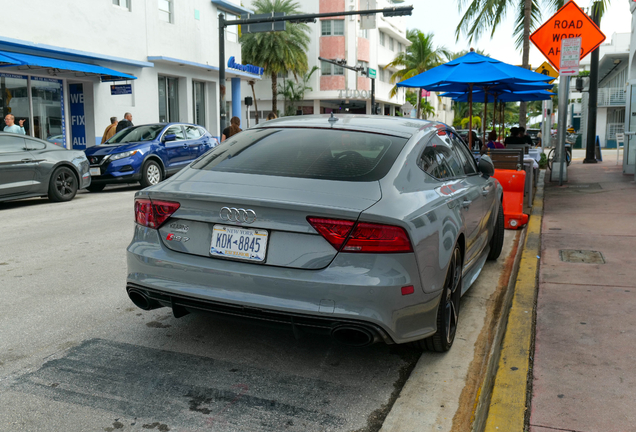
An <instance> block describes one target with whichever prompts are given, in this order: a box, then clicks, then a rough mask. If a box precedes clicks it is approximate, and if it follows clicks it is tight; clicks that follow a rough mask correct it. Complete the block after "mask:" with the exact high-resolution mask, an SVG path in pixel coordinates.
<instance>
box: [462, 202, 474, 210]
mask: <svg viewBox="0 0 636 432" xmlns="http://www.w3.org/2000/svg"><path fill="white" fill-rule="evenodd" d="M472 203H473V202H472V201H471V200H464V201H462V207H464V208H468V207H470V205H471V204H472Z"/></svg>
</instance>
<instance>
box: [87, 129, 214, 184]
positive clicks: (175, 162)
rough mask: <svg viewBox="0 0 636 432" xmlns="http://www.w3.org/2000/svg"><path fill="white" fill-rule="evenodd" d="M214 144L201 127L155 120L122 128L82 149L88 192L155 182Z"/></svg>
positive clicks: (176, 170)
mask: <svg viewBox="0 0 636 432" xmlns="http://www.w3.org/2000/svg"><path fill="white" fill-rule="evenodd" d="M215 145H216V139H215V138H214V137H213V136H212V135H210V133H209V132H208V131H207V130H205V129H204V128H203V127H201V126H197V125H193V124H184V123H155V124H146V125H141V126H133V127H129V128H127V129H124V130H122V131H120V132H118V133H117V134H115V135H114V136H113V137H112V138H110V139H109V140H108V141H106V142H105V143H104V144H102V145H98V146H94V147H90V148H87V149H86V150H84V152H85V153H86V157H87V158H88V161H89V162H90V172H91V177H92V183H91V185H90V186H89V187H88V190H90V191H91V192H99V191H101V190H103V189H104V187H105V186H106V185H107V184H122V183H123V184H126V183H136V182H139V183H141V185H142V186H143V187H148V186H152V185H155V184H157V183H159V182H160V181H162V180H163V179H165V178H166V177H168V176H170V175H172V174H175V173H177V172H178V171H179V170H181V169H182V168H183V167H185V166H186V165H188V164H189V163H190V162H192V161H193V160H195V159H196V158H198V157H199V156H201V155H202V154H204V153H205V152H207V151H208V150H210V149H211V148H212V147H214V146H215Z"/></svg>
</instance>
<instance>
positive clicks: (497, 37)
mask: <svg viewBox="0 0 636 432" xmlns="http://www.w3.org/2000/svg"><path fill="white" fill-rule="evenodd" d="M468 1H469V0H468ZM575 1H576V4H578V5H579V6H580V7H581V8H587V7H589V6H590V5H591V4H592V2H591V1H589V0H575ZM403 4H404V5H405V6H406V5H409V4H412V5H413V6H414V9H413V15H411V16H410V17H406V26H407V28H417V29H420V30H421V31H423V32H424V33H433V35H434V37H433V43H434V44H435V45H436V46H444V47H446V48H447V49H449V50H450V51H462V50H467V49H469V48H471V47H473V48H475V49H481V50H483V51H484V52H485V53H486V54H488V55H489V56H490V57H492V58H495V59H497V60H501V61H504V62H506V63H510V64H515V65H520V64H521V51H520V50H517V49H515V45H514V38H513V36H512V34H513V30H514V20H515V16H516V11H511V12H509V13H508V15H507V16H506V17H505V18H504V20H502V23H501V24H500V25H499V27H498V28H497V31H496V32H495V34H494V37H493V38H492V39H491V38H490V31H488V32H486V36H483V37H482V38H481V39H479V40H478V41H473V42H472V43H469V42H468V40H467V39H466V38H465V37H462V38H461V39H460V40H459V41H458V42H456V40H455V29H456V28H457V24H459V20H460V18H461V16H462V14H461V13H460V12H459V11H458V6H457V5H458V0H410V1H409V0H406V1H405V2H404V3H403ZM629 5H630V1H629V0H612V1H611V4H610V6H609V8H608V10H607V11H606V12H605V15H604V16H603V19H602V20H601V31H602V32H603V33H604V34H605V36H606V37H607V39H606V40H605V42H604V43H609V42H610V41H611V38H612V34H613V33H630V32H631V18H632V15H631V13H630V11H629ZM555 12H556V11H545V12H543V14H542V19H541V22H544V21H546V20H548V19H549V18H550V17H551V16H552V15H553V14H554V13H555ZM544 61H546V58H545V57H544V56H543V54H541V53H540V52H539V50H538V49H537V48H536V47H535V46H534V45H533V44H532V42H530V64H531V66H532V68H533V69H536V68H537V67H539V66H540V65H541V63H543V62H544Z"/></svg>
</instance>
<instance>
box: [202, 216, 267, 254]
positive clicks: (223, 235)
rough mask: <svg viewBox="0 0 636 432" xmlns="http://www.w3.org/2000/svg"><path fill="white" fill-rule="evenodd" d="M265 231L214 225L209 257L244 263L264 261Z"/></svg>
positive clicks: (265, 248) (265, 247)
mask: <svg viewBox="0 0 636 432" xmlns="http://www.w3.org/2000/svg"><path fill="white" fill-rule="evenodd" d="M267 236H268V234H267V230H262V229H252V228H243V227H235V226H227V225H214V228H213V229H212V244H211V245H210V255H212V256H218V257H224V258H236V259H241V260H246V261H259V262H260V261H264V260H265V251H266V250H267Z"/></svg>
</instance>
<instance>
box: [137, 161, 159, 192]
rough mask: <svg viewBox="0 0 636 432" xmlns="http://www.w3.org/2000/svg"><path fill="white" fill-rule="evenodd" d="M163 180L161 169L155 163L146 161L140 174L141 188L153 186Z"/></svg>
mask: <svg viewBox="0 0 636 432" xmlns="http://www.w3.org/2000/svg"><path fill="white" fill-rule="evenodd" d="M161 180H163V173H162V172H161V167H160V166H159V164H158V163H157V162H155V161H151V160H150V161H147V162H146V163H145V164H144V166H143V169H142V173H141V185H142V186H143V187H148V186H153V185H156V184H157V183H159V182H160V181H161Z"/></svg>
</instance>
